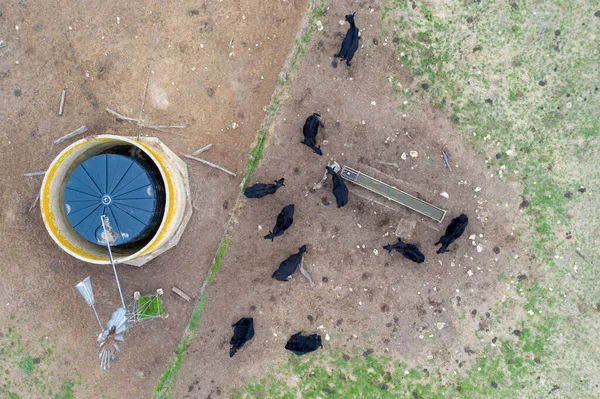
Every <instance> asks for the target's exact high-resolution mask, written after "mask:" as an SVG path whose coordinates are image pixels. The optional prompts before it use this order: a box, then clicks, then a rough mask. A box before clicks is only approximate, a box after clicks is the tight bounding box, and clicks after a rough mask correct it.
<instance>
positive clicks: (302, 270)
mask: <svg viewBox="0 0 600 399" xmlns="http://www.w3.org/2000/svg"><path fill="white" fill-rule="evenodd" d="M299 269H300V273H302V275H303V276H304V277H306V279H307V280H308V286H309V287H310V288H313V287H314V286H315V282H314V281H313V279H312V277H311V276H310V274H308V272H307V271H306V269H305V268H304V257H302V260H301V261H300V267H299Z"/></svg>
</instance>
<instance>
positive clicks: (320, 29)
mask: <svg viewBox="0 0 600 399" xmlns="http://www.w3.org/2000/svg"><path fill="white" fill-rule="evenodd" d="M317 30H318V31H319V32H320V31H322V30H323V23H322V22H321V21H317Z"/></svg>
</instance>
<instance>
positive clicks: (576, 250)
mask: <svg viewBox="0 0 600 399" xmlns="http://www.w3.org/2000/svg"><path fill="white" fill-rule="evenodd" d="M575 252H577V255H579V256H581V257H582V258H583V259H584V260H585V261H586V262H587V258H586V257H585V256H584V255H583V253H582V252H581V250H580V249H579V248H575Z"/></svg>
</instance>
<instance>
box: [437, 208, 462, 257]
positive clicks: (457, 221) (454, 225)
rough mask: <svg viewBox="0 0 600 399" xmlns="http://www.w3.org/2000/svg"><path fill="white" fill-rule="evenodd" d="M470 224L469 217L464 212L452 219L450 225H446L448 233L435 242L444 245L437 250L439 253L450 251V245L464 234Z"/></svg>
mask: <svg viewBox="0 0 600 399" xmlns="http://www.w3.org/2000/svg"><path fill="white" fill-rule="evenodd" d="M468 224H469V218H468V217H467V215H465V214H464V213H461V214H460V216H459V217H456V218H454V219H452V221H451V222H450V224H449V225H448V227H446V234H444V235H443V236H442V237H441V238H440V240H439V241H438V242H436V243H435V244H434V245H438V244H442V247H441V248H440V249H438V250H437V253H438V254H443V253H444V252H448V245H450V244H452V243H453V242H454V241H455V240H456V239H457V238H458V237H460V236H462V235H463V233H464V232H465V229H466V228H467V225H468Z"/></svg>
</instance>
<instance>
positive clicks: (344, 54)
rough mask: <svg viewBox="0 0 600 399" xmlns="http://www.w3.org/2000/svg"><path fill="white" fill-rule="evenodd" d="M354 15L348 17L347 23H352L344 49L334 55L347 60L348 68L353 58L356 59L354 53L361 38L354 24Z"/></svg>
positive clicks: (343, 42)
mask: <svg viewBox="0 0 600 399" xmlns="http://www.w3.org/2000/svg"><path fill="white" fill-rule="evenodd" d="M354 14H356V13H354ZM354 14H348V15H346V21H348V23H350V28H348V32H346V37H345V38H344V40H343V41H342V48H341V49H340V52H339V53H337V54H334V55H333V56H334V57H336V58H341V59H342V60H346V65H348V66H350V61H351V60H352V58H353V57H354V53H355V52H356V50H357V49H358V40H359V39H360V37H359V36H358V28H357V27H356V25H355V24H354Z"/></svg>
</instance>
